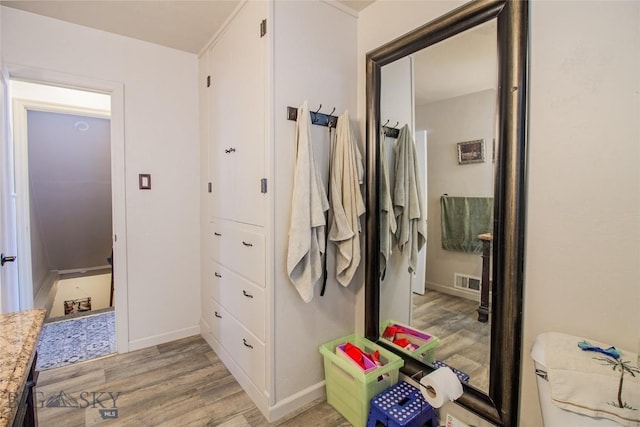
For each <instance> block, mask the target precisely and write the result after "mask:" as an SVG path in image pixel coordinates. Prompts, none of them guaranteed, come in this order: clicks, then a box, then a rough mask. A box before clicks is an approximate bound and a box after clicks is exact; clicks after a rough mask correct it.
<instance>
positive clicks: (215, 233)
mask: <svg viewBox="0 0 640 427" xmlns="http://www.w3.org/2000/svg"><path fill="white" fill-rule="evenodd" d="M213 234H214V235H216V236H218V237H222V234H220V233H218V232H217V231H214V232H213Z"/></svg>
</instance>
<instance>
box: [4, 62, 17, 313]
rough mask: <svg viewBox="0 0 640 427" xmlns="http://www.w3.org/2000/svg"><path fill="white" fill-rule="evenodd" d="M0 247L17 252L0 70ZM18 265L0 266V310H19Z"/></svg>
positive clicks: (6, 82) (7, 113) (7, 103)
mask: <svg viewBox="0 0 640 427" xmlns="http://www.w3.org/2000/svg"><path fill="white" fill-rule="evenodd" d="M0 97H1V99H0V103H1V104H2V109H1V111H0V132H2V134H1V135H0V144H2V146H1V147H0V249H1V251H2V252H3V253H4V255H6V256H15V255H17V243H16V241H17V238H16V237H17V236H16V209H15V194H14V193H15V191H14V173H13V166H14V164H13V163H14V162H13V145H12V143H11V141H12V138H11V131H10V128H11V126H10V120H11V119H10V116H11V114H10V111H11V107H10V105H11V103H10V100H9V73H8V70H6V69H5V68H4V66H2V69H1V70H0ZM17 284H18V266H17V264H16V263H15V262H10V263H7V264H5V265H4V266H3V267H2V269H0V313H9V312H12V311H17V310H19V307H20V300H19V296H18V291H19V289H18V285H17Z"/></svg>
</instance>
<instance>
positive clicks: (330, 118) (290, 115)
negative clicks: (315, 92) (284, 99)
mask: <svg viewBox="0 0 640 427" xmlns="http://www.w3.org/2000/svg"><path fill="white" fill-rule="evenodd" d="M321 109H322V104H320V107H318V109H317V110H316V111H309V116H311V124H314V125H318V126H326V127H329V128H335V127H336V126H337V124H338V117H336V116H334V115H333V113H334V112H335V111H336V108H335V107H333V110H332V111H331V114H324V113H321V112H320V110H321ZM297 119H298V109H297V108H295V107H287V120H293V121H296V120H297Z"/></svg>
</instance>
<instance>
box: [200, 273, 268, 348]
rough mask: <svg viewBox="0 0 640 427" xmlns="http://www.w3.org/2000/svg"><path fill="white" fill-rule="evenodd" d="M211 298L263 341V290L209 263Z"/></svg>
mask: <svg viewBox="0 0 640 427" xmlns="http://www.w3.org/2000/svg"><path fill="white" fill-rule="evenodd" d="M211 264H212V267H211V283H212V286H211V296H213V298H215V299H216V300H217V301H218V302H219V303H220V304H221V305H222V306H223V307H224V308H225V309H226V310H227V311H229V312H230V313H231V314H232V315H233V316H234V317H235V318H236V319H237V320H238V321H239V322H240V323H242V324H243V325H244V326H245V327H246V328H247V329H249V331H251V332H252V333H253V334H254V335H255V336H256V337H257V338H258V339H260V340H261V341H264V340H265V324H266V319H265V298H264V288H261V287H259V286H256V285H254V284H253V283H251V282H249V281H248V280H246V279H243V278H242V277H240V276H238V275H237V274H235V273H233V272H232V271H231V270H229V269H227V268H225V267H223V266H222V265H220V264H218V263H216V262H215V261H211Z"/></svg>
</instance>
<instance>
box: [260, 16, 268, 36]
mask: <svg viewBox="0 0 640 427" xmlns="http://www.w3.org/2000/svg"><path fill="white" fill-rule="evenodd" d="M265 34H267V20H266V19H263V20H262V21H261V22H260V37H264V36H265Z"/></svg>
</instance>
